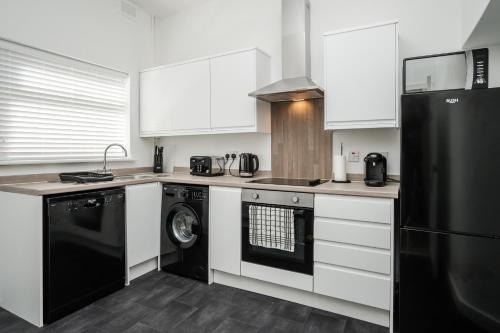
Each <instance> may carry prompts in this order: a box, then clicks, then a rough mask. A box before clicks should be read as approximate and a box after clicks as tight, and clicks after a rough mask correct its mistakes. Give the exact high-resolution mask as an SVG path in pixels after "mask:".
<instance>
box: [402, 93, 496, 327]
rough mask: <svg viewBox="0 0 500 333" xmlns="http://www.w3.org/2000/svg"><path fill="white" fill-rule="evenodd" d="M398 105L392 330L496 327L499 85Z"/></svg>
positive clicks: (414, 98)
mask: <svg viewBox="0 0 500 333" xmlns="http://www.w3.org/2000/svg"><path fill="white" fill-rule="evenodd" d="M401 105H402V113H401V122H402V123H401V222H400V224H401V226H400V232H399V235H400V250H399V251H398V254H399V258H400V259H399V269H396V272H398V271H399V326H400V327H399V332H400V333H422V332H430V333H432V332H457V333H459V332H467V333H469V332H474V333H485V332H491V333H493V332H500V303H499V300H500V283H499V281H500V269H499V263H500V223H499V221H500V220H499V216H500V205H499V204H498V188H499V187H500V178H499V177H498V167H499V166H500V146H499V145H498V142H500V112H499V105H500V88H494V89H473V90H450V91H442V92H433V93H422V94H411V95H403V97H402V100H401Z"/></svg>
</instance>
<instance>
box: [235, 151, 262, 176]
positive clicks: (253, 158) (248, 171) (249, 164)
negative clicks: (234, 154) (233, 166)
mask: <svg viewBox="0 0 500 333" xmlns="http://www.w3.org/2000/svg"><path fill="white" fill-rule="evenodd" d="M257 171H259V158H258V157H257V155H254V154H249V153H243V154H240V168H239V172H240V177H244V178H250V177H253V176H254V175H255V173H256V172H257Z"/></svg>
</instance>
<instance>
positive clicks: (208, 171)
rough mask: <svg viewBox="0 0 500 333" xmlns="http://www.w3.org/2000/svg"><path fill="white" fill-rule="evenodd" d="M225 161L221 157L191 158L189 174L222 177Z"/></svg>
mask: <svg viewBox="0 0 500 333" xmlns="http://www.w3.org/2000/svg"><path fill="white" fill-rule="evenodd" d="M225 165H226V160H225V159H224V157H222V156H191V159H190V162H189V169H190V173H191V174H192V175H193V176H204V177H213V176H222V175H224V169H225Z"/></svg>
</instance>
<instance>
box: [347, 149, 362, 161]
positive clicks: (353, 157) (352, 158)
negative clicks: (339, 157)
mask: <svg viewBox="0 0 500 333" xmlns="http://www.w3.org/2000/svg"><path fill="white" fill-rule="evenodd" d="M347 162H352V163H357V162H359V151H350V152H349V155H347Z"/></svg>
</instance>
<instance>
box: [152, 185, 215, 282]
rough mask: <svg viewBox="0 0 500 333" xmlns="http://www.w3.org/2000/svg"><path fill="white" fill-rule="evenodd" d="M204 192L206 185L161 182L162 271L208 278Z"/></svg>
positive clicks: (206, 201)
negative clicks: (162, 183)
mask: <svg viewBox="0 0 500 333" xmlns="http://www.w3.org/2000/svg"><path fill="white" fill-rule="evenodd" d="M208 193H209V192H208V186H194V185H179V184H164V185H163V199H162V213H161V220H162V222H161V256H160V264H161V267H162V270H163V271H165V272H169V273H173V274H177V275H181V276H185V277H189V278H193V279H197V280H201V281H208V209H209V205H208Z"/></svg>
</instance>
